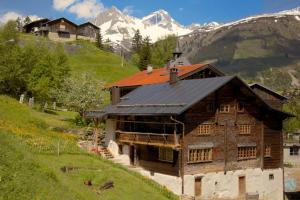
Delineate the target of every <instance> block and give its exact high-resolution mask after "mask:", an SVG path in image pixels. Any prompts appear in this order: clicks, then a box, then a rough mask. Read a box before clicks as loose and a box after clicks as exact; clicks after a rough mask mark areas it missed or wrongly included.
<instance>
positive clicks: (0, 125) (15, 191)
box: [0, 96, 176, 200]
mask: <svg viewBox="0 0 300 200" xmlns="http://www.w3.org/2000/svg"><path fill="white" fill-rule="evenodd" d="M0 110H1V113H0V163H1V165H0V191H1V192H0V199H1V200H2V199H105V200H106V199H107V200H110V199H112V200H115V199H122V200H123V199H128V200H129V199H146V200H148V199H149V200H150V199H151V200H152V199H176V196H174V195H173V194H172V193H170V192H169V191H167V190H166V189H164V188H163V187H161V186H159V185H158V184H156V183H154V182H153V181H151V180H149V179H147V178H145V177H142V176H141V175H139V174H137V173H135V172H131V171H129V170H127V169H125V168H123V167H122V166H120V165H117V164H114V163H111V162H110V161H107V160H103V159H101V158H100V157H99V156H96V155H91V154H88V153H86V152H85V151H83V150H81V149H80V148H79V147H78V146H77V137H76V136H75V135H71V134H66V133H61V132H56V131H52V129H50V127H53V126H63V127H64V128H76V127H74V125H72V124H71V123H70V122H69V121H61V120H62V119H61V118H63V119H71V118H72V117H73V115H74V113H63V112H57V113H56V114H47V113H39V112H38V111H35V110H31V109H29V108H28V107H27V106H26V105H21V104H19V103H18V102H17V101H16V100H13V99H11V98H9V97H6V96H0ZM58 144H59V145H60V154H59V155H58ZM64 166H68V167H73V168H74V170H72V171H69V172H68V173H64V172H63V171H62V170H61V168H62V167H64ZM87 179H90V180H92V183H93V185H92V186H86V185H84V184H83V182H84V181H85V180H87ZM110 180H111V181H113V182H114V188H112V189H109V190H105V191H100V192H99V193H97V191H99V187H100V186H101V185H102V184H104V183H105V182H106V181H110Z"/></svg>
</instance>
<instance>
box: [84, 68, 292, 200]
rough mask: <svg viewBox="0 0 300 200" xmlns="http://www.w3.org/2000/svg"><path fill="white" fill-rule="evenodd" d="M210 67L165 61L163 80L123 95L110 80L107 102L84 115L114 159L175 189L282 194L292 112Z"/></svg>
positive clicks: (214, 194) (216, 194)
mask: <svg viewBox="0 0 300 200" xmlns="http://www.w3.org/2000/svg"><path fill="white" fill-rule="evenodd" d="M209 67H210V66H208V68H206V69H208V70H209V71H208V74H212V73H215V74H213V75H210V76H204V77H202V76H201V78H202V79H194V78H191V79H189V78H186V77H188V76H180V68H179V67H172V68H170V71H169V73H168V81H165V80H164V81H159V82H158V83H155V84H146V85H143V86H140V87H138V88H136V89H135V90H133V91H132V92H130V93H127V94H126V95H124V96H122V94H121V92H122V90H120V88H119V87H116V86H113V87H112V88H111V90H112V104H111V105H109V106H107V107H105V108H104V109H103V110H99V111H90V112H87V113H86V117H87V118H92V119H94V120H95V121H105V122H106V130H105V131H106V136H105V137H106V138H105V142H106V146H107V149H108V150H109V151H110V152H111V153H112V154H113V155H114V156H115V158H117V159H119V160H122V162H123V163H124V164H127V165H134V166H136V167H140V168H142V169H143V170H144V175H146V176H149V178H152V179H153V180H155V181H157V182H159V183H160V184H162V185H165V186H166V187H167V188H169V189H170V190H172V191H173V192H174V193H176V194H178V195H187V196H191V197H199V198H214V199H218V198H220V199H237V198H240V197H242V198H245V197H246V196H248V197H252V198H257V197H258V196H259V198H260V199H272V200H277V199H278V200H282V199H283V151H282V148H283V144H282V143H283V134H282V122H283V120H284V119H286V118H287V117H290V116H291V115H290V114H288V113H284V112H282V111H280V110H279V109H276V108H274V107H273V106H271V105H270V104H268V103H267V102H266V101H265V100H264V99H263V98H261V96H260V95H258V94H257V93H256V92H255V91H254V90H253V89H252V88H250V87H249V86H248V85H247V84H245V83H244V82H243V81H242V80H240V79H239V78H238V77H232V76H218V73H216V72H214V71H212V70H210V68H209ZM197 70H199V69H197ZM198 72H201V70H199V71H197V73H198ZM197 73H196V74H197ZM200 74H201V73H200ZM204 74H205V73H204ZM191 76H193V75H191ZM180 77H181V78H180ZM197 77H198V74H197ZM134 83H135V84H136V82H134ZM136 85H140V83H139V82H138V83H137V84H136ZM121 96H122V97H121Z"/></svg>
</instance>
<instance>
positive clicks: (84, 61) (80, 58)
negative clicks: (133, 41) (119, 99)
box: [69, 41, 138, 83]
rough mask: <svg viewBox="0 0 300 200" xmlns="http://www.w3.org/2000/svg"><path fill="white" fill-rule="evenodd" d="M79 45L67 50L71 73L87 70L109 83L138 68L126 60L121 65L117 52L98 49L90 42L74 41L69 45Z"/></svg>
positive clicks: (134, 71) (132, 72) (130, 73)
mask: <svg viewBox="0 0 300 200" xmlns="http://www.w3.org/2000/svg"><path fill="white" fill-rule="evenodd" d="M74 44H77V45H79V48H78V49H76V50H75V51H74V52H73V51H72V50H71V51H69V61H70V66H71V69H72V73H73V74H81V73H82V72H89V73H91V74H93V75H94V77H96V78H98V79H100V80H103V81H105V82H106V83H111V82H114V81H117V80H120V79H122V78H124V77H126V76H129V75H132V74H134V73H136V72H137V71H138V68H137V67H136V66H134V65H132V64H129V63H128V62H124V66H123V67H122V66H121V63H122V60H121V57H120V56H119V55H117V54H113V53H110V52H105V51H102V50H99V49H98V48H96V47H95V45H94V44H93V43H91V42H87V41H76V42H73V43H70V44H69V45H74Z"/></svg>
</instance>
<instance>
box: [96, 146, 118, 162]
mask: <svg viewBox="0 0 300 200" xmlns="http://www.w3.org/2000/svg"><path fill="white" fill-rule="evenodd" d="M99 153H100V155H101V156H102V157H103V158H105V159H108V160H109V159H113V158H114V156H113V155H112V154H111V153H110V151H109V150H108V149H107V148H106V147H103V146H102V147H100V149H99Z"/></svg>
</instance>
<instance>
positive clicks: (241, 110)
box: [237, 102, 245, 112]
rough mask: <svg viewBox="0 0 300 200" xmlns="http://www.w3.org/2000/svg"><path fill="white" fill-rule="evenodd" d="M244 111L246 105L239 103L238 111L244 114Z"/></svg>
mask: <svg viewBox="0 0 300 200" xmlns="http://www.w3.org/2000/svg"><path fill="white" fill-rule="evenodd" d="M244 110H245V106H244V104H243V103H240V102H239V103H238V104H237V111H238V112H244Z"/></svg>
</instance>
